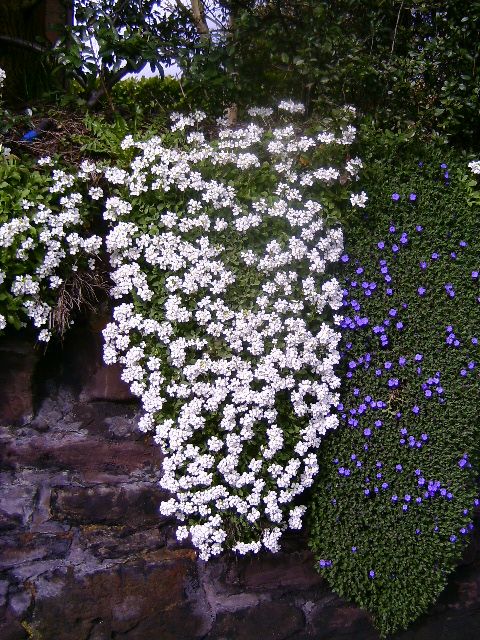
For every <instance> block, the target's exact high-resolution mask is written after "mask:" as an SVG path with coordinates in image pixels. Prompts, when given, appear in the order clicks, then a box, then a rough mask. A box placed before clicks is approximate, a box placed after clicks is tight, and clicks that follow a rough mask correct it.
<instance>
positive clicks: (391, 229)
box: [388, 196, 400, 233]
mask: <svg viewBox="0 0 480 640" xmlns="http://www.w3.org/2000/svg"><path fill="white" fill-rule="evenodd" d="M399 197H400V196H399ZM388 230H389V231H390V233H395V227H394V226H393V224H392V225H390V227H389V229H388Z"/></svg>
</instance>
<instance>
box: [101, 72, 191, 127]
mask: <svg viewBox="0 0 480 640" xmlns="http://www.w3.org/2000/svg"><path fill="white" fill-rule="evenodd" d="M112 101H113V104H114V106H115V108H116V110H118V111H119V112H120V113H122V114H124V115H125V116H127V115H129V116H133V117H135V116H137V117H142V118H147V117H155V116H163V118H164V119H165V120H166V119H167V115H168V114H170V113H171V112H172V111H181V110H183V109H184V108H185V106H186V105H185V102H186V97H185V96H184V95H183V93H182V89H181V86H180V83H179V81H178V80H175V79H174V78H171V77H168V76H167V77H165V78H142V79H139V80H137V79H135V78H129V79H128V80H122V81H121V82H118V83H117V84H116V85H115V87H114V88H113V91H112Z"/></svg>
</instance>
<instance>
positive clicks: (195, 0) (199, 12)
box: [190, 0, 210, 36]
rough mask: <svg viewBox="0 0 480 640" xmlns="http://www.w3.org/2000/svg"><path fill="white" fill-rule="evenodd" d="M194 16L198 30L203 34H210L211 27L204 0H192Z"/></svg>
mask: <svg viewBox="0 0 480 640" xmlns="http://www.w3.org/2000/svg"><path fill="white" fill-rule="evenodd" d="M190 6H191V8H192V17H193V22H194V23H195V26H196V27H197V31H198V33H199V34H200V35H201V36H210V29H209V27H208V24H207V21H206V19H205V7H204V6H203V2H202V0H190Z"/></svg>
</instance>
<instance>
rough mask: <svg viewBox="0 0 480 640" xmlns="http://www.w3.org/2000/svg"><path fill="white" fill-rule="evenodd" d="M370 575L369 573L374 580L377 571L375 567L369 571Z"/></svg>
mask: <svg viewBox="0 0 480 640" xmlns="http://www.w3.org/2000/svg"><path fill="white" fill-rule="evenodd" d="M368 575H369V576H370V578H372V580H373V579H374V578H375V571H374V570H373V569H371V570H370V571H369V572H368Z"/></svg>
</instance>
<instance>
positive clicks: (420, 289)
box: [417, 287, 427, 296]
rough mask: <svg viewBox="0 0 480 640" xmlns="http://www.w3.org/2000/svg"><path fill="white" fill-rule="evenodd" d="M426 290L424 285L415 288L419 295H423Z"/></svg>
mask: <svg viewBox="0 0 480 640" xmlns="http://www.w3.org/2000/svg"><path fill="white" fill-rule="evenodd" d="M426 291H427V290H426V289H425V287H418V289H417V292H418V295H419V296H424V295H425V293H426Z"/></svg>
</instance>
